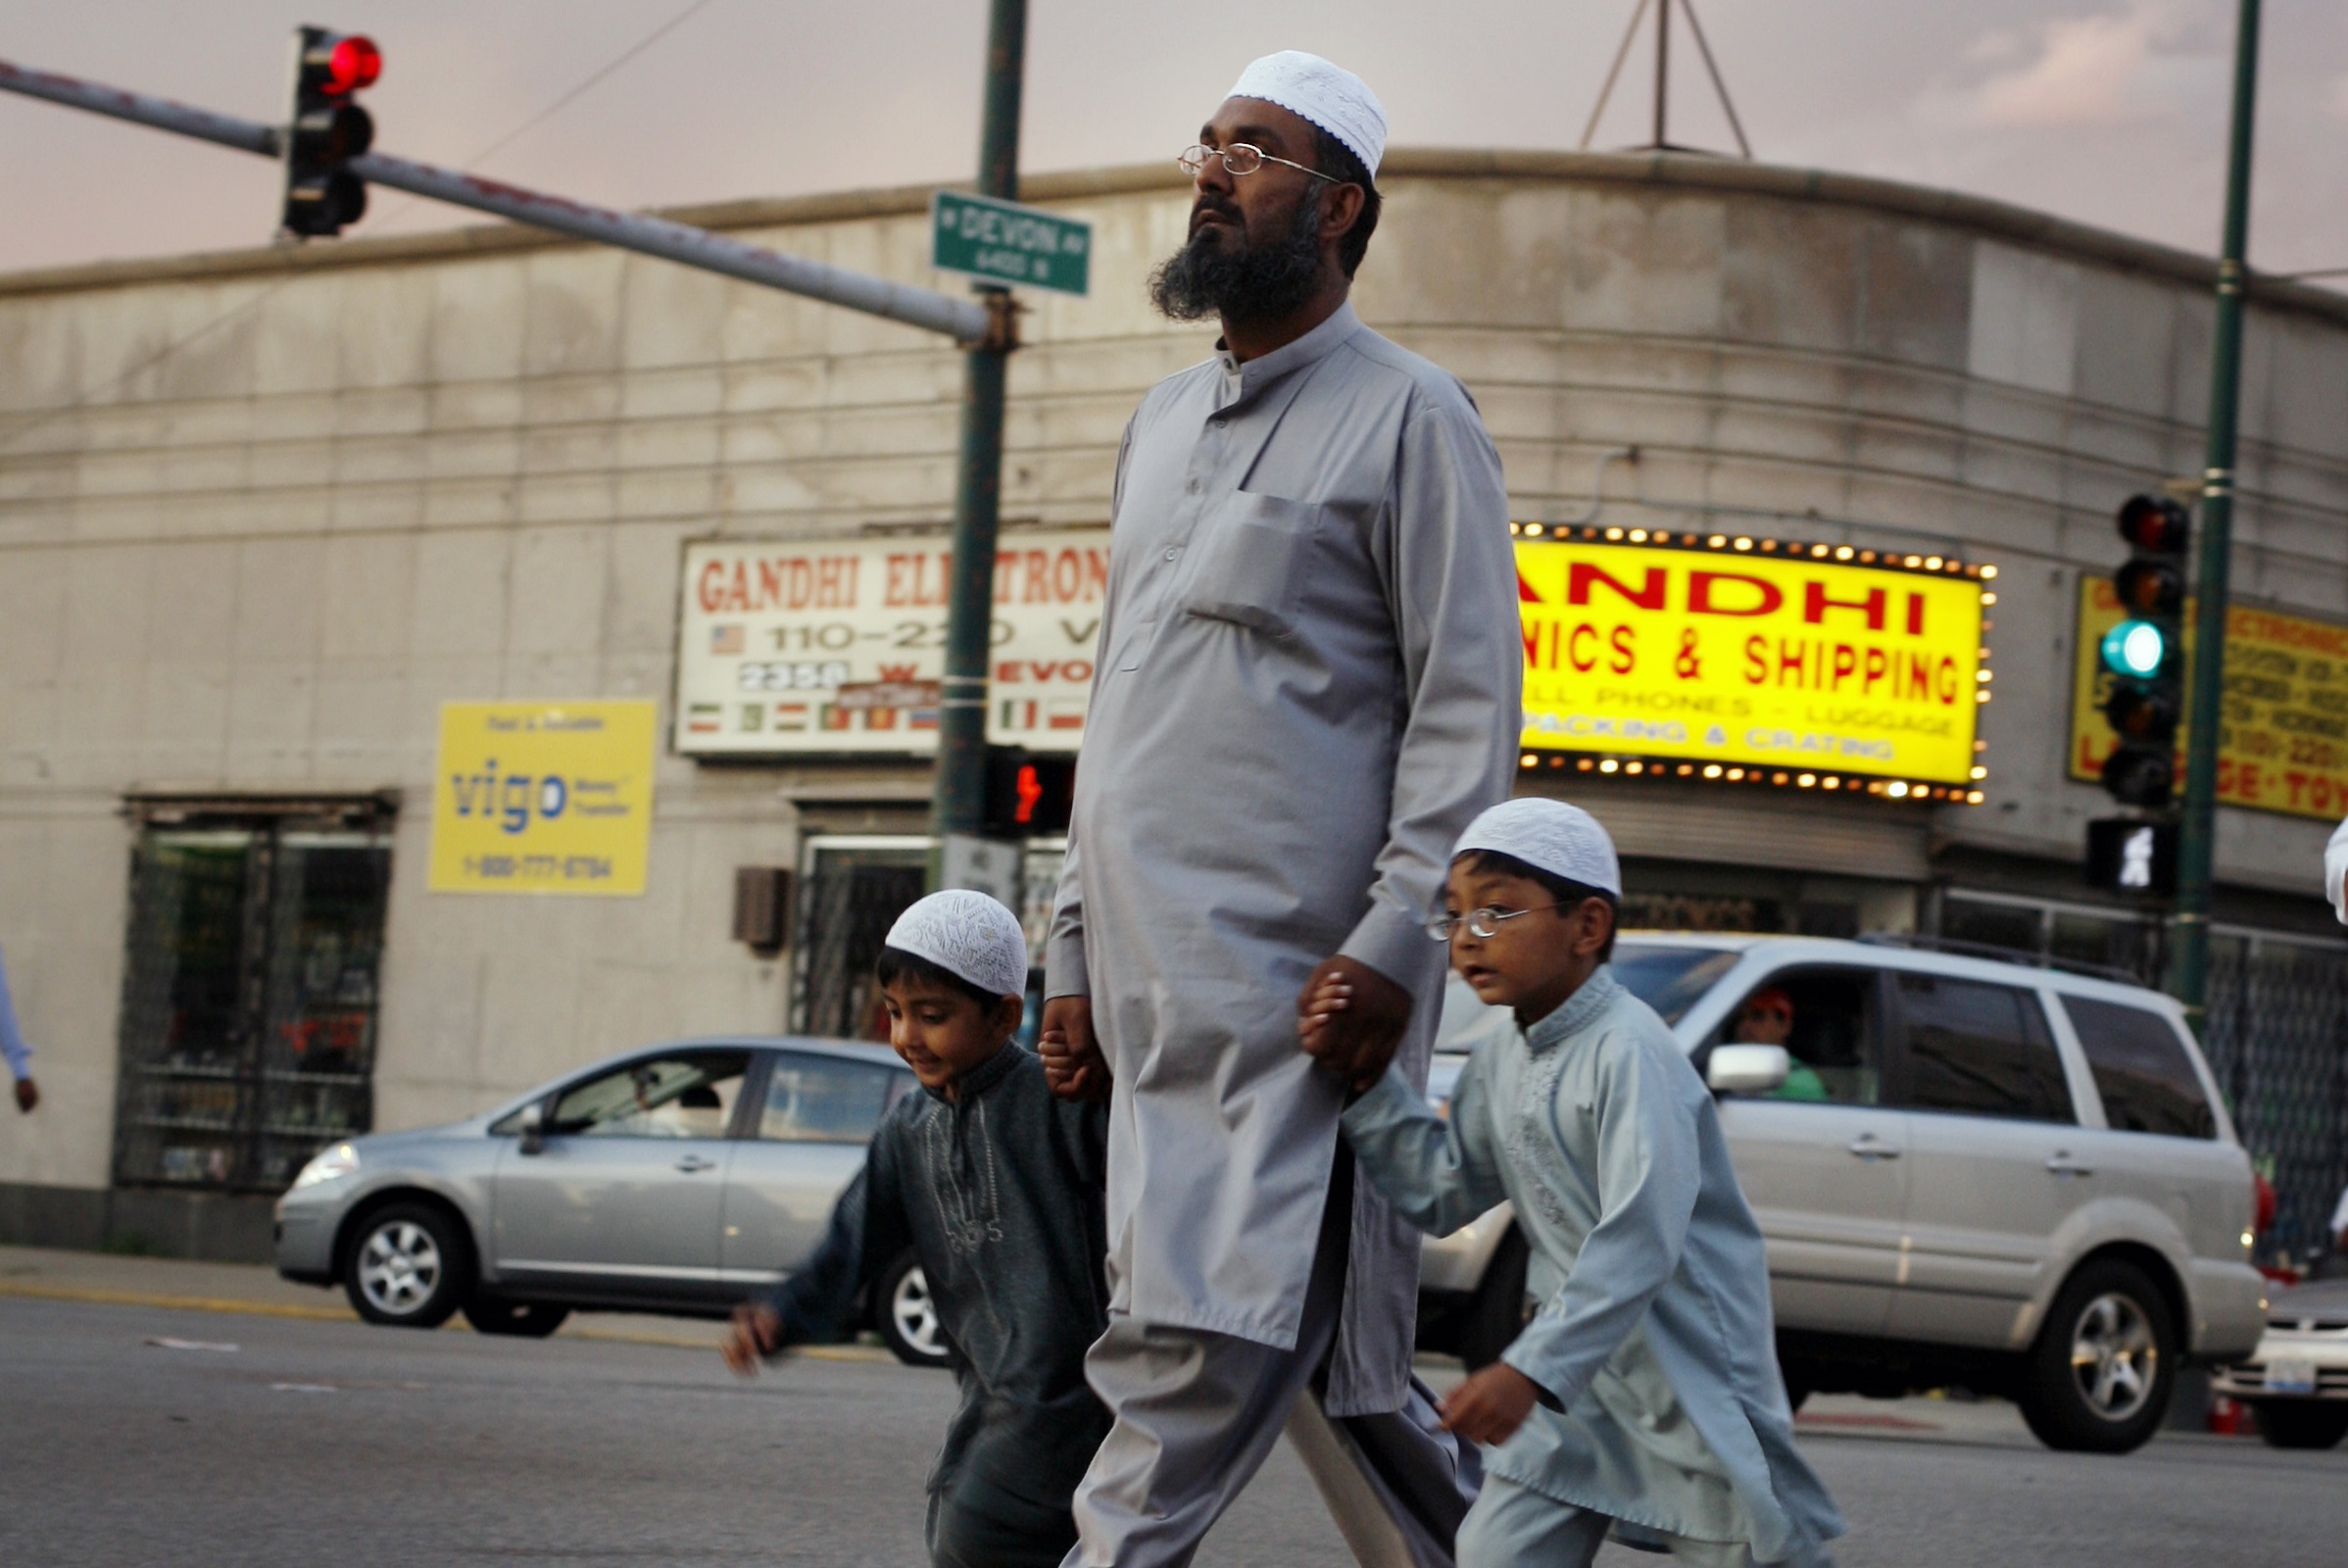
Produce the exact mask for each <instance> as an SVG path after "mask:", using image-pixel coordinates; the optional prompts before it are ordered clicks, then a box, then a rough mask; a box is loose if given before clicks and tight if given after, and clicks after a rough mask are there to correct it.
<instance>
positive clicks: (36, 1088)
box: [0, 962, 41, 1112]
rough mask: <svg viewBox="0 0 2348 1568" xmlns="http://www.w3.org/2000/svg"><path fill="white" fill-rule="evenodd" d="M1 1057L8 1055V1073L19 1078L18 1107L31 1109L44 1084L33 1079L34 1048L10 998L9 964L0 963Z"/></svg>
mask: <svg viewBox="0 0 2348 1568" xmlns="http://www.w3.org/2000/svg"><path fill="white" fill-rule="evenodd" d="M0 1056H6V1057H7V1058H8V1075H9V1076H10V1077H11V1078H13V1079H15V1080H16V1085H17V1109H18V1110H19V1111H20V1112H29V1111H30V1110H31V1109H32V1107H33V1106H35V1105H37V1104H39V1103H41V1087H40V1085H38V1084H36V1083H34V1082H33V1081H32V1048H31V1047H30V1046H28V1045H26V1044H24V1030H22V1029H20V1028H18V1027H17V1008H16V1004H15V1003H13V1002H11V1001H10V1000H9V998H8V965H7V964H6V963H5V962H0Z"/></svg>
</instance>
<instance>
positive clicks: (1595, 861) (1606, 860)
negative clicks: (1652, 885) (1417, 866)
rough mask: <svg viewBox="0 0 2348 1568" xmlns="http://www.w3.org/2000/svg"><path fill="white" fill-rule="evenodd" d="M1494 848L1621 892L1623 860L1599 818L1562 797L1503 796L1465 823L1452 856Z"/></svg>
mask: <svg viewBox="0 0 2348 1568" xmlns="http://www.w3.org/2000/svg"><path fill="white" fill-rule="evenodd" d="M1476 850H1495V851H1497V852H1498V853H1500V854H1502V855H1507V856H1513V857H1514V858H1517V859H1520V860H1522V861H1524V862H1525V863H1526V864H1527V865H1530V866H1534V867H1536V868H1537V869H1540V870H1542V871H1546V872H1548V873H1549V874H1550V875H1551V876H1561V877H1564V878H1565V879H1566V880H1567V881H1568V882H1579V883H1581V884H1582V885H1583V886H1584V887H1590V888H1597V889H1599V890H1600V891H1602V892H1606V893H1611V894H1613V895H1614V896H1615V897H1616V898H1618V899H1619V898H1621V897H1622V896H1623V867H1622V862H1621V861H1620V860H1618V859H1616V858H1615V855H1614V840H1613V839H1612V838H1611V837H1609V836H1608V835H1607V832H1606V830H1605V829H1604V828H1603V827H1600V826H1599V825H1598V819H1597V818H1596V817H1594V816H1592V815H1590V813H1589V812H1588V811H1585V810H1584V809H1582V808H1580V807H1579V806H1568V805H1566V804H1565V803H1564V802H1563V801H1544V800H1537V799H1526V800H1521V801H1502V802H1501V803H1500V804H1499V805H1497V806H1495V807H1493V808H1492V809H1491V810H1489V811H1486V812H1485V813H1484V814H1483V815H1482V816H1479V817H1477V818H1476V820H1474V821H1473V822H1470V823H1469V824H1468V825H1467V831H1466V832H1464V833H1462V834H1460V835H1459V842H1458V843H1457V844H1454V845H1452V846H1451V858H1452V859H1454V860H1456V859H1458V858H1460V857H1461V856H1463V855H1467V854H1470V853H1472V852H1474V851H1476Z"/></svg>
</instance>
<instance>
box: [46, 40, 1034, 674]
mask: <svg viewBox="0 0 2348 1568" xmlns="http://www.w3.org/2000/svg"><path fill="white" fill-rule="evenodd" d="M0 92H15V93H22V94H24V96H26V97H29V98H42V99H46V100H48V101H49V102H51V103H55V104H63V105H65V106H67V107H68V108H72V109H86V110H88V111H90V112H92V113H94V114H100V115H107V116H111V117H112V118H114V119H117V120H127V121H130V122H132V123H135V124H141V125H149V126H152V127H154V128H155V129H157V130H168V131H172V132H175V133H176V134H178V135H182V136H193V137H196V138H198V139H199V140H203V141H209V142H215V143H218V144H219V145H220V146H222V147H233V148H235V149H236V150H237V151H239V152H247V153H258V154H260V155H261V156H262V157H264V158H277V157H280V156H282V151H283V145H284V143H283V132H282V128H281V127H279V126H276V125H265V124H261V123H258V122H255V121H250V120H238V119H235V118H234V117H232V116H228V115H216V114H214V113H212V112H211V111H210V110H205V109H193V108H190V107H189V106H187V105H186V104H179V103H173V102H171V100H170V99H168V98H155V97H150V96H149V95H147V94H145V93H135V92H124V91H122V89H120V88H116V87H106V86H101V85H99V84H98V83H95V82H87V81H79V80H76V79H75V78H73V77H72V76H61V75H57V74H55V73H49V72H38V71H26V70H25V69H24V68H23V67H21V66H16V65H12V64H10V63H9V62H7V61H5V60H0ZM344 167H345V168H347V169H348V170H349V171H350V172H352V173H353V174H355V175H357V176H358V177H359V178H360V179H362V180H364V181H366V182H367V184H369V185H383V186H387V187H389V188H391V189H393V190H404V191H408V192H411V193H412V194H415V195H417V196H424V197H428V198H430V199H431V200H433V201H440V202H448V203H450V204H451V205H453V206H457V207H469V208H471V209H473V210H474V211H475V212H482V213H493V214H495V215H496V216H498V217H500V218H506V219H511V220H513V221H514V222H516V223H525V224H528V225H529V226H531V227H533V228H547V229H553V230H554V231H555V232H557V233H560V234H568V235H570V236H571V237H572V238H574V239H583V240H589V241H592V242H594V243H596V244H600V245H613V246H617V247H618V248H619V249H621V250H631V251H638V252H641V253H642V254H644V255H646V256H658V257H660V258H661V259H662V260H664V261H671V262H676V263H679V264H681V265H683V266H686V267H695V268H699V269H701V270H704V271H709V272H721V273H724V274H725V275H726V276H728V277H738V278H741V279H742V280H743V281H744V282H748V283H759V284H763V285H765V286H766V287H768V288H777V289H782V290H784V291H785V292H787V293H792V294H802V295H806V296H807V298H809V299H818V300H822V301H825V302H826V303H827V304H832V305H840V306H845V307H847V308H848V309H850V310H852V311H862V312H864V313H866V314H867V315H871V316H879V317H884V318H886V319H889V320H892V321H900V322H903V323H904V324H905V325H907V326H917V327H921V328H923V329H925V330H927V331H931V332H939V333H943V334H945V335H946V336H948V337H951V338H953V339H954V341H956V342H957V343H965V344H977V343H986V342H989V341H992V340H994V339H996V338H998V337H999V336H1000V334H1001V333H1002V332H1003V330H1004V329H1005V328H1006V327H1007V326H1008V324H1009V320H1010V318H1009V314H1008V312H1007V311H1003V310H1000V309H996V310H990V309H989V308H988V306H987V305H986V304H984V303H982V302H980V301H978V300H969V299H956V298H954V296H953V295H950V294H940V293H937V292H936V291H934V290H932V289H926V288H916V287H914V286H912V285H911V284H907V283H899V282H896V281H894V280H892V279H889V278H885V277H873V276H870V275H869V274H867V273H863V272H852V271H850V270H847V269H845V268H839V267H829V266H826V265H825V264H823V263H821V262H811V261H808V260H807V259H806V258H805V257H800V256H785V255H782V254H781V253H779V252H776V251H770V250H766V249H764V248H762V247H760V246H757V245H746V244H744V243H743V242H742V241H740V240H737V239H732V238H729V237H727V236H726V235H723V234H713V233H711V232H709V230H708V229H705V228H695V227H694V226H692V225H691V224H690V223H678V222H672V221H669V220H667V219H665V218H654V217H652V216H651V215H649V214H646V213H621V212H614V211H612V210H611V209H609V208H604V207H591V206H589V205H588V204H586V203H584V202H574V201H571V200H569V199H568V198H566V197H562V196H549V195H546V194H544V193H542V192H539V191H533V190H524V189H522V188H521V187H519V186H516V185H506V184H501V183H499V182H498V181H496V180H493V179H482V178H480V177H479V176H477V175H473V174H467V173H464V172H460V171H458V170H454V169H439V168H435V167H434V166H432V165H430V164H418V163H412V162H410V161H409V160H408V159H405V158H393V157H391V156H389V155H388V154H384V153H373V152H370V153H367V154H365V155H364V156H362V157H358V158H353V159H350V160H349V161H348V162H347V163H346V164H345V166H344ZM973 357H974V358H975V357H976V356H973ZM989 537H990V538H992V537H993V535H992V533H991V532H990V534H989ZM982 667H983V666H982Z"/></svg>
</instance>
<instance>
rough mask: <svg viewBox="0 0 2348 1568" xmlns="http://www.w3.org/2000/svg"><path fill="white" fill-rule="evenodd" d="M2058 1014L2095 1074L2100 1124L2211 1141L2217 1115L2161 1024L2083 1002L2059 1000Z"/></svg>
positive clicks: (2121, 1006)
mask: <svg viewBox="0 0 2348 1568" xmlns="http://www.w3.org/2000/svg"><path fill="white" fill-rule="evenodd" d="M2063 1011H2064V1012H2065V1013H2067V1014H2069V1016H2070V1018H2071V1028H2072V1032H2073V1033H2075V1034H2077V1035H2078V1036H2079V1049H2080V1050H2081V1051H2083V1052H2085V1053H2086V1056H2087V1067H2088V1070H2089V1071H2091V1072H2093V1073H2094V1074H2095V1094H2096V1098H2097V1099H2099V1100H2101V1101H2102V1102H2103V1119H2104V1124H2105V1125H2106V1126H2109V1127H2112V1128H2115V1129H2118V1130H2120V1131H2122V1132H2131V1133H2165V1134H2167V1135H2168V1136H2169V1137H2171V1138H2215V1137H2217V1136H2218V1117H2217V1113H2216V1112H2215V1111H2213V1110H2211V1109H2210V1103H2209V1101H2208V1099H2207V1098H2206V1097H2205V1096H2204V1095H2203V1094H2202V1092H2201V1079H2200V1078H2199V1077H2198V1076H2196V1075H2195V1073H2194V1071H2193V1063H2192V1061H2191V1059H2190V1058H2189V1057H2187V1056H2186V1055H2185V1048H2184V1046H2183V1044H2182V1043H2181V1042H2180V1041H2178V1039H2177V1031H2176V1030H2175V1029H2174V1028H2172V1027H2170V1023H2169V1020H2168V1019H2167V1018H2165V1017H2163V1016H2162V1015H2161V1014H2160V1013H2157V1012H2154V1011H2153V1010H2152V1009H2151V1008H2149V1007H2131V1006H2128V1005H2126V1004H2125V1003H2118V1002H2098V1001H2096V1000H2094V999H2093V998H2091V997H2073V996H2066V997H2064V998H2063Z"/></svg>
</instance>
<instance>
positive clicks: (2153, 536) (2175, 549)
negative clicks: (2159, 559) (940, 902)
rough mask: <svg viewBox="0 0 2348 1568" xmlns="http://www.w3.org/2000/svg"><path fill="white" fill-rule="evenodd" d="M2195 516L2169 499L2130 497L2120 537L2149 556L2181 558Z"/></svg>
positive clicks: (2125, 507) (2121, 513) (2121, 511)
mask: <svg viewBox="0 0 2348 1568" xmlns="http://www.w3.org/2000/svg"><path fill="white" fill-rule="evenodd" d="M2192 533H2193V518H2192V515H2191V514H2190V513H2188V512H2186V511H2185V509H2184V508H2182V507H2180V506H2178V505H2177V503H2176V502H2174V501H2172V500H2170V499H2169V498H2168V497H2166V496H2129V497H2128V500H2127V502H2125V503H2124V504H2123V505H2122V506H2121V508H2120V537H2121V538H2123V539H2125V540H2127V541H2128V543H2129V544H2131V545H2133V546H2134V547H2135V548H2136V549H2138V550H2141V551H2143V552H2144V553H2145V554H2146V555H2148V556H2181V555H2183V554H2184V552H2185V542H2186V541H2187V540H2188V539H2190V538H2191V537H2192Z"/></svg>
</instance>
